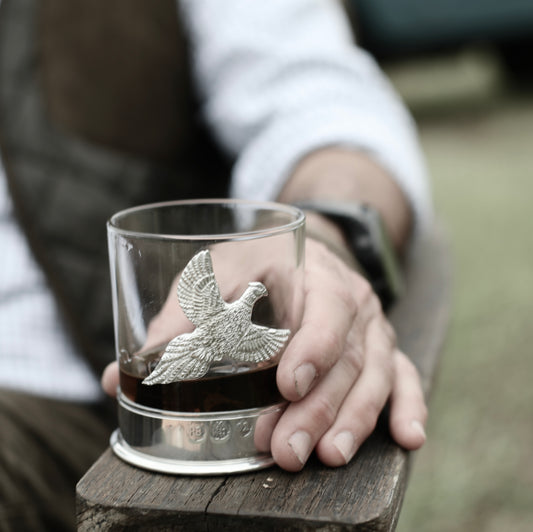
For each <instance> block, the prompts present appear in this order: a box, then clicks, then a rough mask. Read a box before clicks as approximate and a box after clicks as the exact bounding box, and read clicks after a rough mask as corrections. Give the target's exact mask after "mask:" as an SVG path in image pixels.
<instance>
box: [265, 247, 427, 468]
mask: <svg viewBox="0 0 533 532" xmlns="http://www.w3.org/2000/svg"><path fill="white" fill-rule="evenodd" d="M306 246H307V248H306V275H305V291H306V293H305V307H304V316H303V321H302V326H301V328H300V329H299V331H298V332H297V334H296V335H295V336H294V338H293V339H292V341H291V342H290V344H289V345H288V347H287V349H286V351H285V353H284V355H283V357H282V359H281V361H280V363H279V367H278V373H277V382H278V387H279V389H280V391H281V393H282V394H283V396H284V397H286V398H287V399H288V400H289V401H290V404H289V407H288V408H287V410H286V411H285V413H284V414H283V416H282V417H281V419H280V420H279V422H278V423H277V425H276V427H275V429H274V433H273V435H272V441H271V450H272V454H273V456H274V458H275V460H276V462H277V463H278V464H279V465H280V466H281V467H282V468H284V469H287V470H289V471H297V470H299V469H301V468H302V467H303V465H304V464H305V462H306V460H307V458H308V457H309V455H310V453H311V451H312V450H313V449H316V452H317V455H318V457H319V458H320V460H321V461H322V462H323V463H325V464H327V465H329V466H339V465H343V464H346V463H347V462H348V461H349V460H350V459H351V458H352V457H353V455H354V454H355V453H356V451H357V449H358V448H359V447H360V445H361V444H362V443H363V441H364V440H365V439H366V438H367V437H368V436H369V435H370V433H371V432H372V430H373V429H374V427H375V425H376V422H377V419H378V416H379V414H380V412H381V411H382V409H383V407H384V406H385V404H386V402H387V400H389V399H390V407H391V408H390V429H391V433H392V436H393V437H394V439H395V440H396V441H397V443H399V444H400V445H402V446H403V447H405V448H406V449H417V448H419V447H420V446H421V445H422V444H423V443H424V441H425V433H424V428H423V427H424V424H425V422H426V416H427V410H426V406H425V403H424V397H423V393H422V387H421V384H420V379H419V377H418V373H417V371H416V369H415V367H414V366H413V364H412V363H411V362H410V361H409V359H408V358H407V357H406V356H405V355H404V354H403V353H401V352H400V351H399V350H398V349H397V347H396V339H395V335H394V332H393V330H392V327H391V326H390V324H389V323H388V321H387V319H386V317H385V316H384V315H383V312H382V310H381V305H380V303H379V300H378V298H377V296H376V295H375V294H374V292H373V291H372V289H371V287H370V285H369V283H368V282H367V281H366V280H365V279H364V278H363V277H361V276H360V275H359V274H357V273H356V272H354V271H352V270H351V269H349V268H348V267H347V266H346V265H345V264H344V263H343V262H342V261H341V260H340V259H338V258H337V257H336V256H335V255H333V254H332V253H331V252H330V251H329V250H327V249H326V248H325V246H323V245H322V244H320V243H318V242H315V241H313V240H311V239H308V240H307V244H306Z"/></svg>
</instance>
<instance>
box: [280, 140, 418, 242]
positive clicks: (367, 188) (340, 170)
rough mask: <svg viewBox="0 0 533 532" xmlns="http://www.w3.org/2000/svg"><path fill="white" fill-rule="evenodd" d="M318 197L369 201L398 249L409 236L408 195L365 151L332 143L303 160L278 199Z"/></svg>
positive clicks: (296, 200)
mask: <svg viewBox="0 0 533 532" xmlns="http://www.w3.org/2000/svg"><path fill="white" fill-rule="evenodd" d="M315 199H319V200H326V201H344V202H349V201H352V202H354V203H359V204H366V205H370V206H372V207H373V208H374V209H376V210H377V211H378V212H379V213H380V215H381V217H382V219H383V222H384V224H385V226H386V228H387V231H388V234H389V235H390V239H391V242H392V243H393V245H394V247H395V248H396V249H397V250H398V251H400V250H401V249H402V248H403V246H404V244H405V243H406V242H407V240H408V237H409V234H410V231H411V225H412V213H411V209H410V206H409V203H408V201H407V199H406V197H405V195H404V194H403V192H402V191H401V190H400V188H399V186H398V185H397V184H396V182H395V181H394V180H393V179H392V177H390V175H389V174H388V172H387V171H386V170H384V169H383V168H382V167H381V166H380V165H379V164H377V163H376V162H375V161H374V160H373V159H372V158H371V157H370V156H369V155H368V154H366V153H364V152H362V151H354V150H348V149H342V148H335V147H330V148H324V149H321V150H317V151H315V152H312V153H310V154H309V155H308V156H307V157H305V158H303V159H302V160H301V161H300V163H299V164H298V165H297V166H296V167H295V169H294V171H293V172H292V174H291V177H290V178H289V180H288V181H287V183H286V185H285V187H284V188H283V190H282V191H281V194H280V195H279V200H280V201H282V202H285V203H297V202H299V201H307V200H315Z"/></svg>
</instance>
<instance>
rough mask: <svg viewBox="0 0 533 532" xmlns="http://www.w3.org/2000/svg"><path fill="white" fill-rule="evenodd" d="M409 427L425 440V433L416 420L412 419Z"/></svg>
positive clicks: (422, 426)
mask: <svg viewBox="0 0 533 532" xmlns="http://www.w3.org/2000/svg"><path fill="white" fill-rule="evenodd" d="M411 427H413V429H414V430H415V431H416V432H417V433H418V434H420V435H421V436H422V437H423V438H424V440H425V439H426V431H425V430H424V425H422V423H420V421H418V419H414V420H413V421H411Z"/></svg>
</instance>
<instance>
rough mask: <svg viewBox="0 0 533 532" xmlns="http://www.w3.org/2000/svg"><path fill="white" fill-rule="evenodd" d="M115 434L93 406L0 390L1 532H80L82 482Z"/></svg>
mask: <svg viewBox="0 0 533 532" xmlns="http://www.w3.org/2000/svg"><path fill="white" fill-rule="evenodd" d="M109 434H110V428H109V423H106V422H104V420H103V419H102V418H101V417H100V416H98V415H97V413H96V411H95V409H94V408H93V407H92V406H91V405H83V404H72V403H67V402H62V401H53V400H49V399H44V398H42V397H38V396H32V395H27V394H22V393H18V392H14V391H9V390H2V389H0V531H1V532H11V531H13V532H15V531H16V532H19V531H22V530H24V531H26V530H28V531H33V530H53V531H61V530H74V528H75V486H76V483H77V481H78V480H79V479H80V478H81V477H82V476H83V474H84V473H85V471H86V470H87V469H88V468H89V467H90V465H91V464H92V463H93V462H94V461H95V460H96V458H98V456H99V455H100V454H101V453H102V452H103V451H104V449H105V448H106V446H107V445H108V441H109Z"/></svg>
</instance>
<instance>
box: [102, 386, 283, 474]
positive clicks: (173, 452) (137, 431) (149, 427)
mask: <svg viewBox="0 0 533 532" xmlns="http://www.w3.org/2000/svg"><path fill="white" fill-rule="evenodd" d="M285 406H286V404H285V403H280V404H276V405H272V406H269V407H265V408H254V409H249V410H237V411H228V412H212V413H192V412H172V411H166V410H157V409H154V408H149V407H145V406H143V405H138V404H137V403H134V402H132V401H130V400H129V399H127V398H126V397H125V396H124V395H123V394H122V393H120V391H119V395H118V416H119V427H120V428H119V429H117V430H115V431H114V432H113V434H112V435H111V440H110V444H111V448H112V449H113V452H114V453H115V454H116V455H117V456H118V457H119V458H121V459H122V460H124V461H125V462H127V463H129V464H131V465H134V466H137V467H140V468H143V469H147V470H150V471H156V472H159V473H169V474H179V475H221V474H230V473H244V472H246V471H254V470H258V469H263V468H266V467H269V466H272V465H273V464H274V460H273V458H272V456H271V455H270V453H264V452H259V451H258V450H257V448H256V447H255V438H254V436H255V430H256V426H257V423H258V422H260V423H263V424H264V425H263V427H266V428H267V430H268V427H273V426H274V424H275V423H276V421H277V419H278V418H279V416H280V415H281V413H282V411H283V410H284V408H285Z"/></svg>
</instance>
